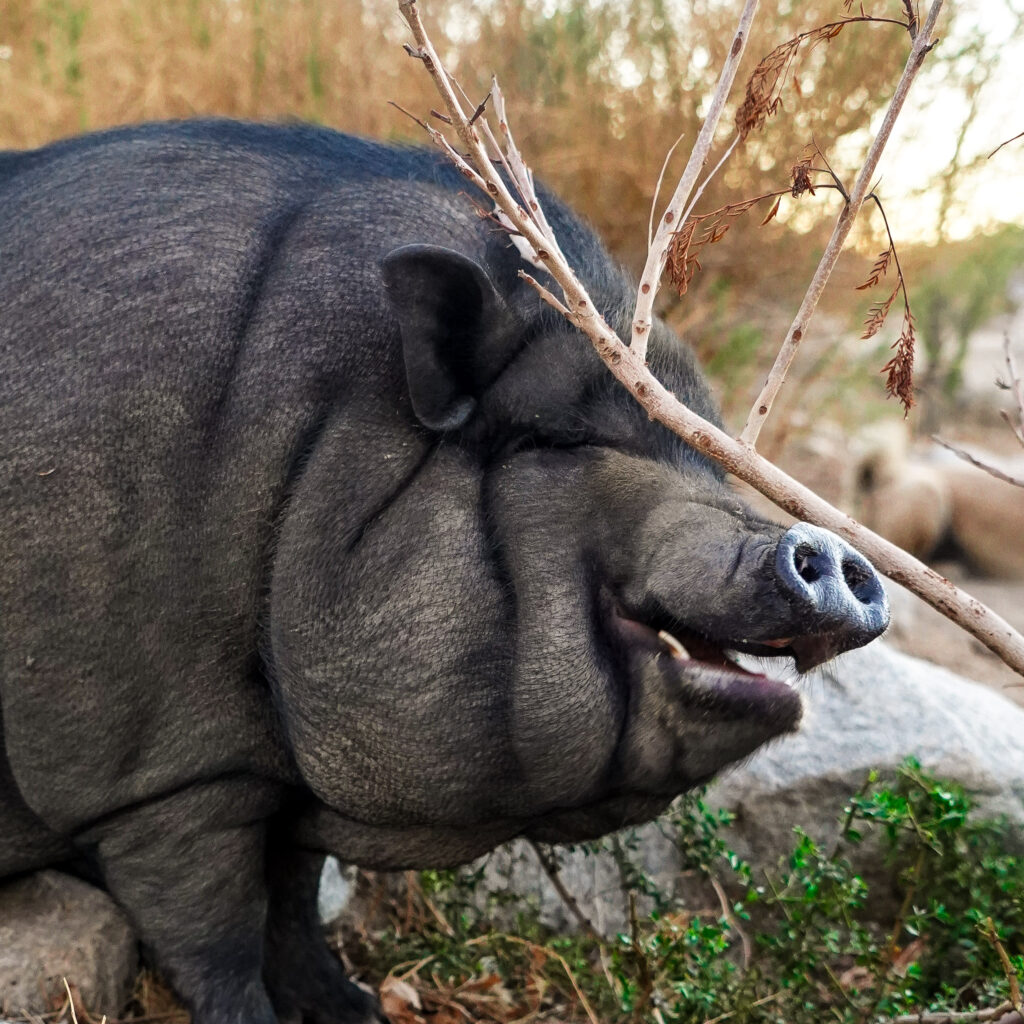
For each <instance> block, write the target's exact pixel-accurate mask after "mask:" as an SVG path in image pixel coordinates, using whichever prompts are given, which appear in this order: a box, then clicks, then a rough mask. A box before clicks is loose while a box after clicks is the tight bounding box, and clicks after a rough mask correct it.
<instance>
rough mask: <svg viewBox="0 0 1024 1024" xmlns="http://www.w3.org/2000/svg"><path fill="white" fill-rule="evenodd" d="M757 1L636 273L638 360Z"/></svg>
mask: <svg viewBox="0 0 1024 1024" xmlns="http://www.w3.org/2000/svg"><path fill="white" fill-rule="evenodd" d="M757 5H758V0H746V3H745V4H744V7H743V13H742V14H741V15H740V21H739V25H738V26H737V28H736V35H735V36H734V37H733V41H732V46H730V47H729V56H728V57H727V58H726V60H725V65H724V66H723V68H722V74H721V75H720V76H719V79H718V85H717V87H716V88H715V94H714V96H712V98H711V106H710V107H709V108H708V113H707V117H705V118H704V124H703V125H702V126H701V129H700V134H699V135H698V136H697V141H696V142H695V143H694V145H693V152H691V153H690V159H689V160H688V161H687V162H686V167H685V168H684V170H683V174H682V177H681V178H680V179H679V184H678V185H676V190H675V192H673V194H672V198H671V199H670V200H669V203H668V206H667V207H666V208H665V212H664V214H662V216H661V219H660V220H659V221H658V228H657V230H656V231H655V233H654V241H653V242H651V244H650V246H649V247H648V249H647V263H646V264H645V265H644V270H643V273H642V274H641V275H640V286H639V288H638V289H637V293H636V312H635V313H634V314H633V333H632V337H631V340H630V348H632V349H633V350H634V351H635V352H636V353H637V355H638V356H639V357H640V361H641V362H644V361H645V359H646V355H647V337H648V335H649V334H650V330H651V324H652V323H653V318H654V297H655V295H657V293H658V286H659V285H660V284H661V275H662V274H663V273H664V271H665V259H666V256H667V254H668V247H669V245H670V244H671V242H672V236H673V235H674V234H675V232H676V231H677V230H678V229H679V228H680V227H682V225H683V223H684V222H685V220H686V217H685V214H684V207H685V206H686V203H687V200H688V199H689V198H690V193H691V192H692V191H693V187H694V185H696V183H697V178H698V176H699V175H700V172H701V169H702V168H703V166H704V164H705V163H707V159H708V154H709V153H710V152H711V144H712V143H713V142H714V138H715V130H716V129H717V128H718V122H719V120H720V119H721V117H722V109H723V108H724V106H725V101H726V100H727V99H728V97H729V92H730V90H731V89H732V83H733V79H735V77H736V70H737V68H738V67H739V64H740V58H741V57H742V56H743V50H744V49H745V47H746V45H747V39H748V38H749V36H750V26H751V25H752V24H753V21H754V15H755V14H756V13H757Z"/></svg>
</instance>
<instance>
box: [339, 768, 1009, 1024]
mask: <svg viewBox="0 0 1024 1024" xmlns="http://www.w3.org/2000/svg"><path fill="white" fill-rule="evenodd" d="M836 810H837V811H838V810H839V809H838V808H837V809H836ZM970 811H971V801H970V798H969V797H968V795H967V794H966V793H965V792H964V791H963V790H962V789H961V788H960V787H958V786H956V785H953V784H949V783H946V782H942V781H940V780H937V779H934V778H932V777H930V776H929V775H927V774H926V773H924V772H923V771H922V770H921V768H920V766H919V765H918V764H917V763H916V762H914V761H908V762H907V763H906V764H905V765H904V766H903V767H902V768H901V769H900V770H899V772H898V774H897V776H896V777H895V778H894V779H891V780H888V781H882V780H880V779H879V778H878V777H877V776H876V774H875V773H872V774H871V775H870V776H869V778H868V779H867V781H866V782H865V784H864V787H863V788H862V790H861V791H860V792H859V793H857V794H856V795H854V796H853V797H852V798H851V799H850V800H849V801H848V803H847V805H846V807H845V808H844V809H843V810H842V818H841V831H840V839H839V842H838V843H837V844H836V846H835V848H834V849H831V850H825V849H823V848H822V847H821V845H820V844H819V843H817V842H815V841H814V839H812V838H811V837H810V836H808V835H807V834H805V833H804V832H803V831H801V830H800V829H795V830H794V841H793V847H792V850H791V851H790V852H789V854H788V855H787V856H785V857H783V858H782V859H781V860H780V862H779V864H778V866H777V867H776V868H775V869H774V870H769V871H764V872H757V873H755V872H753V871H752V870H751V868H750V866H749V865H747V864H746V863H744V862H743V861H742V860H740V859H739V858H738V857H737V856H736V855H735V854H734V853H732V852H731V851H730V849H729V847H728V844H727V841H726V839H725V838H723V834H722V833H723V831H724V830H725V828H726V826H728V824H729V821H730V816H729V814H728V813H727V812H725V811H721V810H714V809H712V808H710V807H709V806H708V805H707V804H706V803H705V802H704V799H703V796H702V794H695V795H689V796H686V797H683V798H682V799H681V800H680V801H678V802H677V804H676V805H675V806H674V808H673V810H672V811H671V812H670V814H669V815H668V816H667V817H666V818H665V819H664V822H663V824H664V826H665V827H666V828H668V829H671V830H672V832H673V833H674V838H675V841H676V842H677V844H678V848H679V851H680V855H681V858H682V862H683V870H684V872H686V873H687V874H689V875H691V876H696V877H698V878H700V879H703V880H704V881H705V882H706V883H707V884H708V886H709V892H712V893H717V896H714V895H713V896H712V897H711V901H710V902H711V903H713V904H715V905H716V906H715V909H714V910H708V909H696V908H694V907H688V906H686V905H685V903H684V902H683V901H682V900H681V898H680V897H678V896H677V895H675V894H674V893H671V892H664V891H661V890H659V889H658V887H657V886H655V885H654V884H653V883H652V882H651V880H650V879H648V878H647V877H646V876H645V875H644V873H643V872H642V871H641V870H640V869H639V868H638V867H637V861H636V859H635V855H636V849H637V845H636V839H635V835H632V834H630V833H624V834H620V835H619V836H616V837H612V838H611V839H610V840H603V841H602V842H601V843H599V844H593V845H594V846H595V847H596V846H600V847H602V848H604V849H607V850H611V851H612V853H613V855H614V856H615V859H616V861H617V863H618V865H619V869H620V871H621V873H622V878H623V884H624V886H625V887H626V888H627V889H628V892H627V894H626V896H627V898H628V900H629V905H630V907H631V915H630V916H631V925H630V928H629V930H628V932H627V933H624V934H620V935H618V936H616V937H615V938H614V939H612V940H604V939H602V938H600V937H599V936H597V935H595V934H593V933H591V934H578V935H555V934H551V933H550V932H549V931H547V930H546V929H545V928H543V927H542V926H541V924H540V923H539V921H538V915H537V912H536V908H535V907H531V906H530V905H529V904H528V903H527V902H526V901H518V902H517V901H516V900H515V899H513V900H512V902H511V905H509V904H508V901H509V898H508V897H507V896H505V897H494V896H492V897H489V899H491V900H492V901H493V900H495V899H497V900H500V901H501V902H504V903H505V904H506V906H505V907H504V908H503V909H504V912H505V913H506V915H507V913H508V912H509V911H512V912H513V914H514V921H515V924H514V928H510V929H509V930H508V931H504V932H499V931H495V930H494V929H493V928H492V927H491V926H490V924H489V921H488V918H489V915H488V913H487V912H486V911H485V912H481V910H480V909H479V901H478V900H476V899H475V898H474V896H475V891H476V889H477V887H478V885H479V883H480V874H481V870H480V869H477V871H476V873H475V874H474V873H466V872H426V873H423V874H421V875H419V876H418V877H417V876H410V885H411V886H412V888H411V889H410V890H409V892H407V893H406V894H405V896H404V897H403V898H402V899H399V900H396V901H395V904H394V906H393V908H392V909H393V917H392V923H391V926H390V927H388V928H385V929H381V930H377V931H374V932H372V933H371V935H370V937H368V938H367V940H366V941H364V942H362V943H361V944H359V945H358V947H357V948H355V949H353V950H349V951H348V952H349V953H350V955H352V956H353V957H354V959H355V960H356V962H357V963H358V964H359V965H360V966H361V967H362V968H363V969H364V970H365V971H366V972H367V974H368V975H370V976H375V977H376V979H377V980H378V981H379V980H380V977H381V975H382V974H383V973H384V972H385V971H387V970H391V969H393V968H394V965H395V964H396V963H401V964H404V967H403V968H402V969H401V970H399V971H398V974H399V975H401V974H403V972H404V976H405V980H406V981H407V982H412V983H414V984H415V987H417V990H418V992H419V993H420V994H421V997H422V999H423V1001H424V1005H425V1006H426V1007H427V1008H428V1010H429V1009H430V1008H431V1007H433V1012H434V1013H436V1014H438V1015H439V1016H438V1018H437V1019H439V1020H447V1019H448V1017H446V1016H445V1015H444V1011H445V1009H446V1008H447V1010H448V1012H449V1013H450V1014H455V1011H456V1009H457V1011H458V1013H457V1016H460V1019H465V1020H481V1021H482V1020H496V1021H506V1020H507V1021H512V1020H515V1019H517V1018H518V1017H522V1016H526V1015H527V1014H530V1013H537V1014H543V1015H544V1016H545V1018H546V1019H548V1020H551V1019H557V1020H563V1019H564V1020H577V1019H581V1020H582V1019H587V1018H589V1019H590V1020H591V1021H595V1020H596V1021H600V1022H616V1021H622V1022H625V1021H656V1022H658V1024H664V1022H668V1021H685V1022H693V1021H696V1022H702V1021H703V1022H712V1021H713V1022H716V1024H717V1022H724V1021H726V1020H729V1021H737V1022H753V1024H820V1022H822V1021H826V1020H827V1021H838V1022H849V1024H866V1022H870V1021H884V1020H889V1019H892V1018H894V1017H897V1016H899V1015H901V1014H909V1013H914V1014H917V1013H921V1012H926V1011H939V1010H941V1011H965V1010H971V1009H975V1008H978V1007H994V1006H996V1005H1000V1004H1002V1003H1004V1002H1005V1001H1007V1000H1008V999H1009V998H1011V995H1012V993H1013V989H1012V984H1013V982H1014V976H1015V975H1022V974H1024V860H1021V859H1020V858H1019V857H1018V856H1016V855H1015V854H1014V853H1013V852H1011V847H1012V843H1011V842H1010V838H1011V837H1010V833H1009V827H1008V826H1007V825H1006V823H1004V822H991V821H979V820H975V819H974V818H973V817H972V816H971V815H970ZM851 851H852V852H856V853H859V854H860V855H861V860H862V861H863V860H864V858H865V857H871V856H874V855H875V854H876V852H877V857H878V858H880V859H882V860H883V861H884V865H885V867H886V868H887V873H885V874H884V877H886V878H887V879H888V883H887V884H888V885H889V886H890V887H891V891H886V892H884V893H882V892H879V893H872V892H871V890H870V886H869V884H868V882H867V881H866V880H865V879H864V878H863V877H861V876H860V875H859V874H858V873H857V871H856V870H854V868H853V867H852V866H851V860H850V856H849V855H850V854H851ZM545 858H546V859H549V858H550V855H547V854H545ZM854 859H855V860H856V859H857V858H856V857H855V858H854ZM549 863H550V861H549ZM880 877H883V875H882V873H880ZM874 884H876V885H879V884H880V883H874ZM875 896H877V897H879V898H878V899H874V900H873V899H872V897H875ZM638 899H640V900H641V901H644V900H646V903H647V904H649V905H650V906H652V907H653V910H652V911H651V912H650V913H648V914H644V915H641V914H638V913H637V910H636V905H637V900H638ZM704 905H705V906H706V904H704ZM879 906H882V907H884V906H891V907H893V908H895V909H894V910H893V911H892V912H891V914H890V915H889V917H888V919H887V920H885V923H884V926H883V925H882V924H880V923H879V921H878V916H877V911H878V907H879ZM491 907H492V909H493V907H494V903H493V902H492V904H491ZM414 908H415V909H414ZM869 909H870V910H871V911H872V913H869V912H868V911H869ZM403 919H404V923H403ZM505 919H506V920H507V917H506V918H505ZM453 1007H455V1009H452V1008H453ZM410 1019H412V1018H411V1017H410ZM452 1019H455V1018H454V1016H453V1018H452Z"/></svg>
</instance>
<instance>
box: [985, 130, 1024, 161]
mask: <svg viewBox="0 0 1024 1024" xmlns="http://www.w3.org/2000/svg"><path fill="white" fill-rule="evenodd" d="M1021 138H1024V132H1018V134H1016V135H1014V137H1013V138H1012V139H1007V140H1006V141H1005V142H1000V143H999V145H998V146H996V148H995V149H993V150H992V152H991V153H989V155H988V159H989V160H991V159H992V157H994V156H995V155H996V153H998V152H999V150H1001V149H1002V148H1003V146H1008V145H1009V144H1010V143H1011V142H1016V141H1017V140H1018V139H1021Z"/></svg>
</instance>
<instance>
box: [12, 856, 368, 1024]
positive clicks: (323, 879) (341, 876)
mask: <svg viewBox="0 0 1024 1024" xmlns="http://www.w3.org/2000/svg"><path fill="white" fill-rule="evenodd" d="M355 871H356V869H355V868H353V867H351V866H346V867H342V866H341V865H340V864H339V863H338V859H337V858H336V857H328V858H326V860H325V861H324V869H323V872H322V873H321V875H320V889H319V891H318V893H317V901H316V904H317V906H316V909H317V912H318V913H319V914H320V920H321V921H323V923H324V924H330V923H331V922H332V921H334V920H335V919H336V918H338V917H340V916H341V915H342V914H343V913H344V912H345V908H346V907H347V906H348V905H349V903H350V901H351V899H352V886H353V880H354V879H353V876H354V874H355ZM0 1024H3V1022H2V1021H0Z"/></svg>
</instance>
